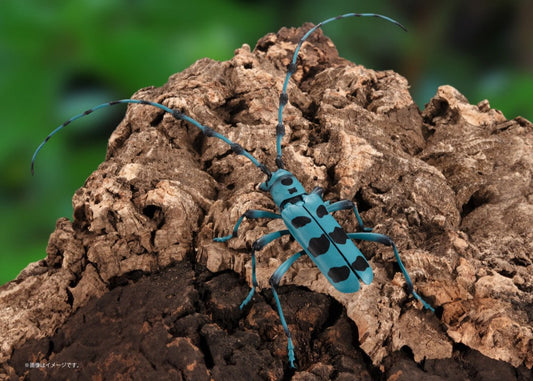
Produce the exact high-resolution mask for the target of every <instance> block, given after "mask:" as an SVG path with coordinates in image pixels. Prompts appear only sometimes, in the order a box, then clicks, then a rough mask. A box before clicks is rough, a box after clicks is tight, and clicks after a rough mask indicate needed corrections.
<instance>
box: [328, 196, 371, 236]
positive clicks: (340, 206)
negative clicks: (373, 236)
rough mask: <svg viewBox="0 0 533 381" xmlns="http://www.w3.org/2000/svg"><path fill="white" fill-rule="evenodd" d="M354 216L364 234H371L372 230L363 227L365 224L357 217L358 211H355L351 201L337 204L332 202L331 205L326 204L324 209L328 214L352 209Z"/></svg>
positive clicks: (355, 206)
mask: <svg viewBox="0 0 533 381" xmlns="http://www.w3.org/2000/svg"><path fill="white" fill-rule="evenodd" d="M352 208H353V212H354V214H355V218H357V223H358V224H359V226H360V227H361V230H362V231H364V232H371V231H372V228H367V227H365V224H364V223H363V219H362V218H361V216H360V215H359V211H358V210H357V205H355V203H354V202H353V201H350V200H340V201H337V202H334V203H333V204H326V209H327V210H328V212H329V213H332V212H336V211H338V210H347V209H352Z"/></svg>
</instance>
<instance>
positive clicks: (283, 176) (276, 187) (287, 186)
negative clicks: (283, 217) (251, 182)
mask: <svg viewBox="0 0 533 381" xmlns="http://www.w3.org/2000/svg"><path fill="white" fill-rule="evenodd" d="M261 189H262V190H264V191H269V192H270V194H271V195H272V199H273V200H274V202H275V203H276V205H278V207H280V209H283V208H282V207H281V206H282V205H285V204H286V203H287V202H290V200H297V199H298V198H300V197H301V196H302V195H304V194H307V192H306V191H305V189H304V187H303V185H302V184H301V183H300V182H299V181H298V179H297V178H296V177H295V176H294V175H293V174H292V173H290V172H289V171H287V170H285V169H278V170H277V171H276V172H274V173H273V174H272V177H271V178H270V179H269V180H268V181H266V182H264V183H262V184H261Z"/></svg>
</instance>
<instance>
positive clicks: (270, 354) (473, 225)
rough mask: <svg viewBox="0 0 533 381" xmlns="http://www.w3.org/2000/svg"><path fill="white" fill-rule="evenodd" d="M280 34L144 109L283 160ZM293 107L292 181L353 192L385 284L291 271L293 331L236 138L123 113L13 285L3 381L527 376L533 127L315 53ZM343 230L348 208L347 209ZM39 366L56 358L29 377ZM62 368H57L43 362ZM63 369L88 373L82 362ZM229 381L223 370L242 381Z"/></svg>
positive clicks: (285, 59)
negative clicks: (290, 353)
mask: <svg viewBox="0 0 533 381" xmlns="http://www.w3.org/2000/svg"><path fill="white" fill-rule="evenodd" d="M309 28H310V24H306V25H304V26H303V27H302V28H299V29H287V28H283V29H281V30H280V31H279V32H278V33H277V34H269V35H267V36H265V37H263V38H262V39H261V40H259V42H258V43H257V46H256V47H255V49H254V50H253V51H250V47H249V46H247V45H243V46H242V47H241V48H240V49H237V50H236V51H235V56H234V57H233V58H232V59H231V60H229V61H225V62H217V61H213V60H210V59H207V58H206V59H202V60H199V61H197V62H196V63H194V64H193V65H192V66H191V67H189V68H188V69H186V70H184V71H183V72H181V73H177V74H174V75H173V76H171V77H170V78H169V81H168V82H167V83H166V84H165V85H164V86H162V87H160V88H154V87H150V88H145V89H142V90H140V91H138V92H137V93H136V94H135V95H134V96H133V98H136V99H145V100H150V101H155V102H160V103H163V104H165V105H167V106H168V107H172V108H176V109H179V110H181V111H183V112H184V113H186V114H187V115H189V116H191V117H193V118H195V119H196V120H198V121H200V122H201V123H202V124H204V125H207V126H210V127H211V128H213V129H215V130H216V131H218V132H220V133H222V134H224V135H226V136H227V137H229V138H230V139H231V140H233V141H235V142H238V143H240V144H241V145H242V146H243V147H244V148H245V149H246V150H248V151H249V152H251V153H252V154H253V155H254V156H255V157H257V158H258V160H260V161H261V162H264V163H266V164H267V166H268V167H269V168H274V167H275V164H274V159H275V155H276V150H275V126H276V124H277V108H278V101H279V93H280V91H281V86H282V81H283V78H284V76H285V73H286V67H287V64H288V63H289V62H290V58H291V55H292V52H293V51H294V48H295V45H296V43H297V42H298V39H299V38H300V37H301V36H302V35H303V33H304V32H305V31H306V30H308V29H309ZM298 62H299V64H298V70H297V71H296V73H295V74H294V75H293V77H292V78H291V81H290V84H289V88H288V94H289V104H288V106H287V107H286V109H285V113H284V121H285V126H286V136H285V138H284V140H283V147H284V149H283V154H284V160H285V164H286V168H287V169H288V170H290V171H291V172H293V173H294V174H295V175H296V176H297V177H298V178H299V179H300V181H301V182H302V184H303V185H304V186H305V187H306V189H308V190H309V191H310V190H311V189H312V188H313V187H314V186H321V187H323V188H324V189H325V193H324V198H325V199H326V200H332V201H336V200H339V199H349V200H353V201H355V202H356V203H357V204H358V205H359V209H360V211H361V212H362V217H363V219H364V221H365V223H366V224H367V225H368V226H373V227H374V231H375V232H379V233H382V234H387V235H389V236H390V237H391V238H392V239H393V240H394V241H395V242H396V244H397V246H398V248H399V251H400V255H401V257H402V259H403V261H404V264H405V266H406V267H407V270H408V271H409V273H410V274H411V277H412V278H413V282H414V286H415V290H417V292H418V293H420V294H421V295H422V296H423V297H424V298H425V299H426V300H428V301H429V302H430V303H431V304H432V305H433V306H435V307H436V309H437V311H436V313H435V314H432V313H431V312H429V311H424V310H423V309H422V306H421V305H420V304H419V303H418V302H417V301H416V300H414V299H413V297H412V296H411V295H410V294H409V293H408V292H407V289H406V287H405V281H404V278H403V276H402V274H401V272H400V271H399V268H398V267H397V265H396V262H395V259H394V256H393V253H392V251H391V250H390V248H389V247H385V246H381V245H376V244H368V243H364V244H360V245H359V246H360V248H361V250H362V251H363V253H364V254H365V255H366V256H367V258H368V259H369V262H370V264H371V266H372V268H373V271H374V281H373V283H372V284H370V285H368V286H363V287H362V289H361V290H360V291H359V292H357V293H355V294H341V293H339V292H336V291H335V290H334V288H333V287H332V286H331V285H330V284H329V283H328V282H327V280H326V278H325V277H324V276H323V275H321V273H320V272H319V270H318V269H317V268H316V267H315V266H314V265H313V264H312V262H311V261H310V260H309V259H307V258H306V259H301V260H299V261H298V262H296V264H295V265H294V266H293V267H292V268H291V270H289V272H288V273H287V274H286V276H285V277H284V279H283V282H282V284H283V285H285V286H283V287H281V301H282V304H283V307H284V311H285V316H286V318H287V321H288V325H289V328H290V329H291V332H292V334H293V338H294V342H295V345H296V356H297V361H298V369H297V371H296V372H294V371H292V370H291V369H289V368H288V366H287V357H286V355H287V353H286V337H285V334H284V332H283V329H282V327H281V324H280V322H279V318H278V316H277V312H276V309H275V305H274V302H273V299H272V294H271V292H270V291H269V285H268V279H269V277H270V275H271V274H272V273H273V272H274V271H275V269H276V268H277V267H278V266H279V265H280V264H281V263H282V262H283V261H284V260H285V259H286V258H288V256H290V255H291V254H293V253H295V252H297V251H298V250H300V248H299V246H298V244H297V243H296V242H294V241H293V240H291V239H289V238H288V237H284V238H282V239H280V240H278V241H276V242H274V243H272V244H270V245H268V246H267V247H266V248H265V249H264V250H262V251H260V252H259V253H258V257H257V266H258V269H257V275H258V282H259V286H260V287H259V289H258V292H257V293H256V296H255V297H254V299H253V301H252V303H250V306H247V307H246V308H245V309H244V310H243V311H240V310H239V308H238V306H239V304H240V302H241V301H242V300H243V298H244V297H245V296H246V294H247V292H248V288H249V286H248V283H250V281H251V264H250V254H249V253H250V245H251V243H252V242H253V241H254V240H255V239H257V238H258V237H260V236H262V235H264V234H265V233H267V232H270V231H274V230H278V229H282V228H283V223H282V221H280V220H274V221H265V220H245V222H244V223H243V224H242V226H241V228H240V229H239V235H238V237H237V238H235V239H233V240H231V241H229V242H228V243H217V242H213V240H212V239H213V237H216V236H221V235H226V234H229V233H230V232H231V229H232V227H233V225H234V224H235V222H236V220H237V218H238V217H239V216H240V215H241V214H242V213H244V212H245V211H246V210H248V209H264V210H271V211H275V205H274V203H273V202H272V200H271V199H270V198H269V195H268V194H265V193H264V192H261V191H259V190H258V189H257V184H259V183H261V182H262V181H264V180H265V176H264V174H263V173H261V172H260V171H259V170H258V169H257V168H256V167H254V166H253V165H252V163H251V162H249V161H248V160H247V159H246V158H244V157H242V156H237V155H235V154H233V153H232V152H231V150H230V148H229V146H228V145H226V144H225V143H223V142H221V141H220V140H217V139H214V138H207V137H205V136H204V135H203V134H202V133H201V132H200V131H199V130H198V129H197V128H196V127H194V126H191V125H188V124H187V123H185V122H178V121H176V120H175V119H174V118H172V116H171V115H169V114H165V113H163V112H162V111H161V110H159V109H156V108H153V107H149V106H145V105H131V106H130V107H129V108H128V111H127V113H126V116H125V118H124V120H123V121H122V122H121V123H120V125H119V126H118V127H117V129H116V130H115V132H114V133H113V134H112V136H111V138H110V141H109V146H108V152H107V157H106V160H105V162H103V163H102V164H101V165H100V166H99V167H98V169H97V170H96V171H95V172H94V173H93V174H92V175H91V176H90V177H89V178H88V179H87V181H86V183H85V185H84V186H83V187H82V188H80V189H79V190H78V191H77V192H76V193H75V195H74V197H73V201H72V202H73V207H74V216H73V220H72V221H70V220H68V219H66V218H62V219H59V220H58V222H57V225H56V230H55V231H54V232H53V233H52V235H51V237H50V241H49V244H48V247H47V257H46V258H45V259H43V260H41V261H39V262H36V263H32V264H30V265H29V266H28V267H27V268H26V269H25V270H24V271H23V272H22V273H21V274H20V275H19V276H18V277H17V279H15V280H13V281H12V282H9V283H8V284H6V285H4V286H2V287H1V288H0V304H1V305H2V310H1V311H0V332H1V336H2V346H1V351H0V363H2V366H1V368H0V376H2V375H3V377H5V378H12V379H17V378H19V377H27V378H28V379H33V378H35V379H41V378H48V379H54V380H56V379H87V378H90V377H100V378H101V379H113V378H117V377H119V376H120V377H122V379H134V378H138V379H156V378H157V379H184V380H189V379H190V380H201V379H206V380H207V379H216V380H219V379H231V378H233V379H235V380H236V379H239V380H240V379H248V380H249V379H270V380H275V379H290V378H292V379H293V380H304V379H305V380H320V379H328V380H329V379H336V380H344V379H353V378H360V379H368V380H370V379H379V378H387V379H394V380H404V379H405V380H408V379H409V380H413V379H421V378H424V379H435V380H437V379H480V380H481V379H484V380H486V379H491V377H492V378H493V379H496V378H497V379H505V380H509V379H517V380H525V379H528V378H529V377H531V376H532V373H531V368H532V366H533V324H532V320H533V293H532V291H533V263H532V261H533V254H532V253H533V229H531V226H533V187H532V174H533V125H532V124H531V123H530V122H529V121H527V120H525V119H523V118H521V117H517V118H515V119H512V120H507V119H506V118H505V117H504V115H502V113H501V112H499V111H497V110H494V109H491V108H490V106H489V103H488V101H483V102H480V103H479V104H478V105H471V104H469V102H468V100H467V99H466V98H465V97H464V96H463V95H461V94H460V93H459V91H457V90H456V89H454V88H452V87H450V86H442V87H440V88H439V90H438V92H437V94H436V95H435V97H433V99H432V100H431V101H430V102H429V104H428V105H427V106H426V108H425V109H424V110H423V111H420V110H419V109H418V107H417V106H416V105H415V104H414V102H413V100H412V98H411V95H410V94H409V91H408V83H407V80H406V79H405V78H403V77H402V76H400V75H399V74H397V73H394V72H392V71H383V72H376V71H373V70H370V69H366V68H364V67H362V66H359V65H356V64H354V63H352V62H349V61H347V60H344V59H342V58H340V57H339V56H338V53H337V51H336V49H335V46H334V45H333V43H332V42H331V41H330V40H329V39H328V38H326V37H324V36H323V34H322V32H321V31H317V32H316V33H315V34H313V35H312V36H311V37H310V38H309V40H308V42H306V43H304V45H303V47H302V50H301V53H300V58H299V61H298ZM336 218H337V220H338V221H339V222H340V223H341V225H342V226H343V227H344V228H345V230H346V231H357V224H356V221H355V218H354V216H353V214H351V213H348V212H338V213H336ZM31 364H33V365H35V364H40V365H41V364H48V365H46V367H45V368H42V369H34V368H30V366H31ZM52 364H53V366H52ZM64 364H71V365H72V364H75V365H77V367H74V368H71V367H67V366H63V365H64ZM230 377H231V378H230Z"/></svg>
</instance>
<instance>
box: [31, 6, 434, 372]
mask: <svg viewBox="0 0 533 381" xmlns="http://www.w3.org/2000/svg"><path fill="white" fill-rule="evenodd" d="M347 17H377V18H380V19H383V20H386V21H388V22H391V23H393V24H395V25H397V26H399V27H400V28H402V29H404V30H405V28H404V26H403V25H401V24H400V23H399V22H398V21H396V20H393V19H391V18H389V17H387V16H383V15H380V14H375V13H347V14H343V15H340V16H337V17H332V18H329V19H327V20H324V21H322V22H320V23H318V24H317V25H315V26H313V27H312V28H311V29H310V30H309V31H307V32H306V33H305V34H304V35H303V36H302V37H301V39H300V40H299V42H298V45H297V46H296V49H295V51H294V54H293V56H292V60H291V62H290V64H289V65H288V67H287V74H286V76H285V80H284V82H283V88H282V91H281V94H280V97H279V109H278V124H277V126H276V151H277V156H276V166H277V169H276V170H275V171H273V172H272V171H270V170H269V169H268V168H267V166H266V165H265V164H263V163H261V162H259V161H258V160H257V159H256V158H255V157H254V156H252V155H251V154H250V153H249V152H248V151H246V150H245V149H244V148H243V147H242V146H241V145H239V144H238V143H234V142H232V141H231V140H230V139H228V138H227V137H225V136H224V135H222V134H220V133H218V132H216V131H215V130H213V129H212V128H210V127H207V126H204V125H202V124H201V123H199V122H198V121H196V120H195V119H193V118H191V117H189V116H187V115H185V114H184V113H182V112H180V111H178V110H175V109H171V108H169V107H167V106H165V105H163V104H160V103H156V102H151V101H147V100H139V99H121V100H117V101H112V102H107V103H103V104H100V105H98V106H95V107H93V108H91V109H89V110H87V111H85V112H83V113H81V114H78V115H76V116H74V117H72V118H71V119H69V120H67V121H66V122H65V123H63V124H61V125H60V126H59V127H57V128H56V129H55V130H53V131H52V132H51V133H50V134H49V135H48V136H47V137H46V138H45V139H44V141H43V142H42V143H41V144H40V145H39V146H38V147H37V149H36V151H35V153H34V154H33V157H32V162H31V172H32V174H33V170H34V163H35V158H36V156H37V154H38V153H39V151H40V150H41V149H42V147H43V146H44V144H45V143H46V142H47V141H48V140H49V139H50V138H51V137H52V136H53V135H54V134H56V133H57V132H58V131H60V130H61V129H62V128H64V127H65V126H67V125H68V124H70V123H71V122H73V121H74V120H76V119H79V118H81V117H83V116H86V115H88V114H90V113H92V112H94V111H96V110H98V109H102V108H105V107H109V106H113V105H116V104H122V103H134V104H143V105H150V106H154V107H157V108H159V109H161V110H163V111H165V112H168V113H170V114H171V115H172V116H173V117H174V118H175V119H178V120H183V121H186V122H188V123H190V124H192V125H194V126H196V127H197V128H199V129H200V130H201V131H202V132H203V133H204V134H205V135H206V136H207V137H214V138H217V139H220V140H222V141H224V142H225V143H226V144H228V145H229V146H230V148H231V150H232V151H233V152H234V153H235V154H237V155H242V156H245V157H246V158H248V159H249V160H250V161H251V162H252V163H253V164H254V165H255V166H256V167H257V168H259V169H260V170H261V171H262V172H263V173H264V174H265V175H266V176H267V179H266V181H265V182H263V183H261V184H260V185H259V189H260V190H262V191H264V192H270V195H271V196H272V199H273V201H274V203H275V204H276V206H277V208H278V210H279V213H274V212H271V211H266V210H255V209H251V210H248V211H246V212H245V213H244V214H243V215H241V216H240V218H239V219H238V220H237V222H236V224H235V226H234V228H233V231H232V233H231V234H230V235H227V236H224V237H217V238H214V240H215V241H216V242H226V241H228V240H230V239H232V238H234V237H236V236H237V231H238V228H239V226H240V224H241V222H242V221H243V219H244V218H247V219H258V218H270V219H280V218H281V219H282V220H283V222H284V223H285V226H286V228H287V229H284V230H279V231H276V232H272V233H269V234H267V235H265V236H262V237H261V238H259V239H257V240H256V241H255V242H253V244H252V251H251V262H252V287H251V289H250V292H249V293H248V295H247V297H246V298H245V299H244V301H243V302H242V303H241V305H240V307H239V308H240V309H242V308H244V306H246V305H247V304H248V303H249V302H250V301H251V299H252V296H253V295H254V292H255V288H256V287H257V280H256V260H255V254H256V252H257V251H259V250H261V249H263V248H264V247H265V246H266V245H267V244H268V243H270V242H272V241H274V240H275V239H277V238H280V237H282V236H284V235H289V234H290V235H292V236H293V237H294V238H295V240H296V241H297V242H298V243H299V244H300V246H301V247H302V250H300V251H299V252H297V253H296V254H293V255H292V256H290V257H289V258H288V259H287V260H286V261H285V262H283V263H282V264H281V265H280V266H279V267H278V268H277V270H276V271H275V272H274V273H273V274H272V276H271V277H270V281H269V283H270V286H271V288H272V293H273V296H274V299H275V302H276V306H277V310H278V314H279V317H280V320H281V324H282V326H283V329H284V331H285V333H286V335H287V341H288V342H287V350H288V358H289V364H290V366H291V367H293V368H294V367H295V365H294V362H295V360H296V359H295V354H294V344H293V342H292V339H291V333H290V330H289V328H288V326H287V322H286V321H285V316H284V315H283V310H282V307H281V303H280V300H279V296H278V293H277V290H276V289H277V287H278V285H279V282H280V280H281V278H282V277H283V275H284V274H285V273H286V272H287V270H288V269H289V268H290V266H291V265H292V264H293V263H294V262H295V261H296V260H297V259H298V258H300V257H301V256H302V255H303V254H307V255H308V256H309V258H311V260H312V261H313V262H314V263H315V265H316V266H317V267H318V268H319V270H320V271H321V272H322V274H324V276H325V277H326V278H327V279H328V281H329V282H330V283H331V284H332V285H333V286H334V287H335V288H336V289H337V290H338V291H340V292H343V293H353V292H356V291H358V290H359V288H360V281H362V282H363V283H365V284H370V283H371V282H372V280H373V273H372V269H371V267H370V265H369V264H368V262H367V260H366V258H365V257H364V256H363V254H362V253H361V251H360V250H359V249H358V248H357V246H356V245H355V244H354V243H353V242H352V240H361V241H370V242H377V243H381V244H384V245H386V246H390V247H392V250H393V252H394V256H395V258H396V260H397V262H398V265H399V267H400V270H401V272H402V274H403V276H404V277H405V280H406V283H407V288H408V291H409V293H411V294H412V295H413V296H414V297H415V298H416V299H417V300H419V301H420V302H421V303H422V305H423V307H424V308H425V309H429V310H431V311H434V309H433V307H431V305H430V304H428V303H427V302H426V301H424V300H423V299H422V298H421V297H420V296H419V295H418V294H417V293H416V292H415V291H414V289H413V283H412V281H411V278H410V277H409V274H408V273H407V270H406V269H405V267H404V265H403V263H402V261H401V259H400V255H399V254H398V250H397V248H396V245H395V244H394V242H393V241H392V239H391V238H389V237H388V236H386V235H383V234H378V233H372V232H371V231H372V229H371V228H368V227H365V226H364V224H363V220H362V219H361V216H360V215H359V212H358V210H357V207H356V205H355V204H354V203H353V202H352V201H350V200H341V201H337V202H334V203H330V202H329V201H324V200H323V199H322V194H323V189H322V188H320V187H315V188H314V189H313V190H312V191H311V192H310V193H307V192H306V191H305V189H304V187H303V185H302V184H301V183H300V182H299V181H298V179H297V178H296V177H295V176H294V175H293V174H292V173H291V172H289V171H288V170H286V169H285V168H284V164H283V159H282V152H281V141H282V138H283V136H284V135H285V127H284V125H283V109H284V108H285V106H286V105H287V102H288V94H287V86H288V83H289V80H290V77H291V75H292V74H293V73H294V72H295V71H296V68H297V64H296V61H297V58H298V53H299V51H300V48H301V46H302V44H303V43H304V41H305V40H306V39H307V38H308V37H309V36H310V35H311V34H312V33H313V32H314V31H315V30H317V29H318V28H320V27H321V26H323V25H325V24H327V23H329V22H331V21H334V20H339V19H343V18H347ZM339 210H353V212H354V214H355V217H356V219H357V222H358V224H359V227H360V229H361V231H360V232H356V233H345V231H344V230H343V229H342V227H341V226H340V225H339V223H338V222H337V221H336V220H335V218H334V217H333V216H332V214H331V213H333V212H336V211H339Z"/></svg>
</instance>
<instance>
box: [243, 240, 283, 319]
mask: <svg viewBox="0 0 533 381" xmlns="http://www.w3.org/2000/svg"><path fill="white" fill-rule="evenodd" d="M287 234H290V232H289V231H288V230H279V231H277V232H272V233H268V234H267V235H264V236H262V237H261V238H259V239H258V240H256V241H255V242H254V243H253V244H252V288H251V289H250V292H249V293H248V296H247V297H246V299H244V300H243V301H242V303H241V305H240V306H239V309H241V310H242V309H243V308H244V306H246V305H247V304H248V303H249V302H250V300H252V296H254V293H255V288H256V287H257V279H256V276H255V252H256V251H259V250H262V249H263V248H264V247H265V246H266V245H268V244H269V243H270V242H272V241H274V240H275V239H278V238H279V237H281V236H284V235H287Z"/></svg>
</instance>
